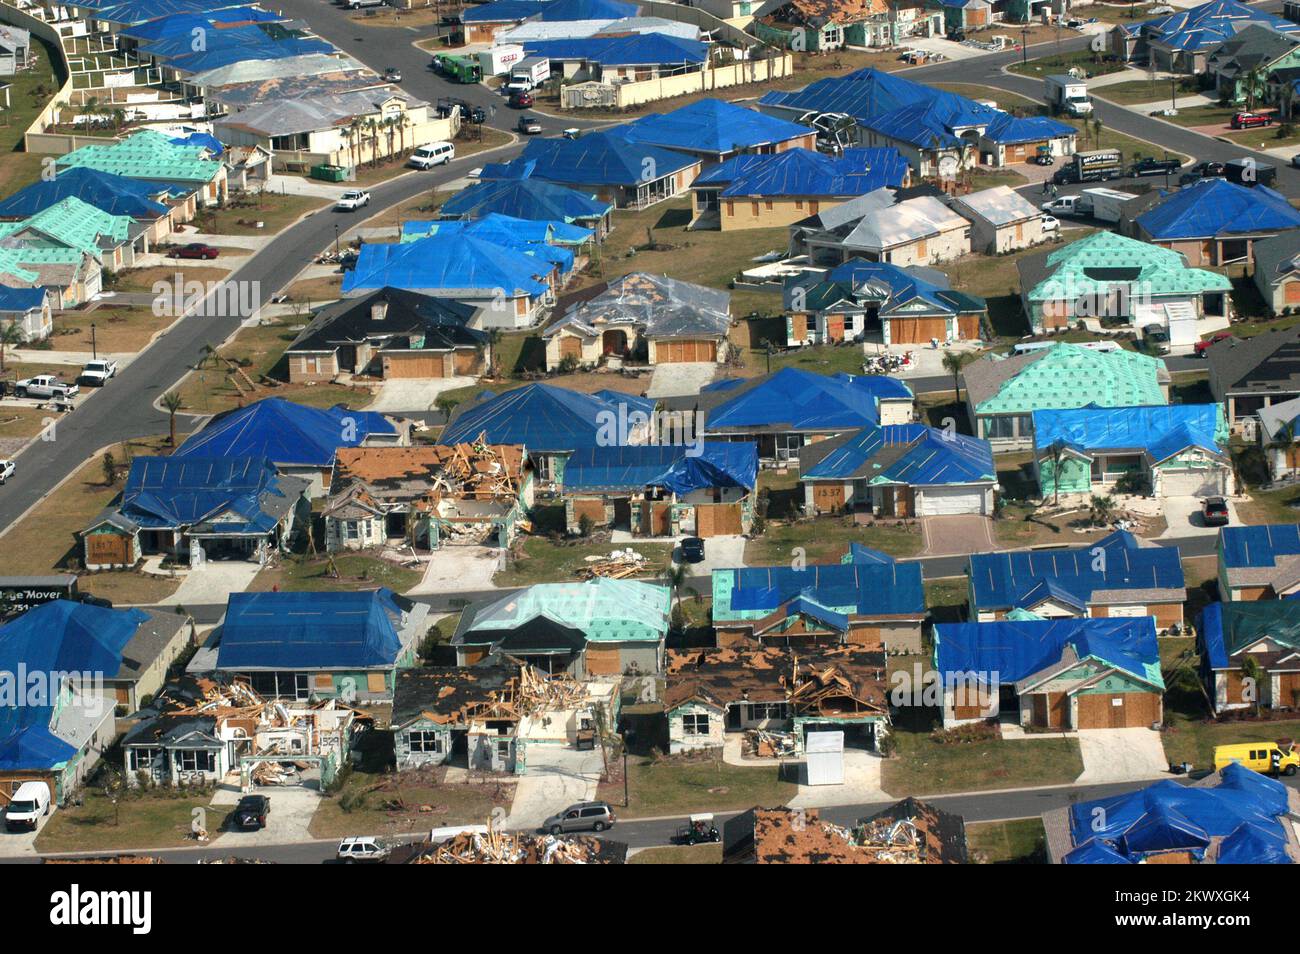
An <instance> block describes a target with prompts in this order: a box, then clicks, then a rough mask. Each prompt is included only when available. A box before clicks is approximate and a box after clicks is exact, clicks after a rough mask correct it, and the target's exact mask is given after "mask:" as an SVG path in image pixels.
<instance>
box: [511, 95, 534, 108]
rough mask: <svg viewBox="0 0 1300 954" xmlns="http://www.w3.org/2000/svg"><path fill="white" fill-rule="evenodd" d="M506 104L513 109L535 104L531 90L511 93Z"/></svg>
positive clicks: (530, 106)
mask: <svg viewBox="0 0 1300 954" xmlns="http://www.w3.org/2000/svg"><path fill="white" fill-rule="evenodd" d="M506 105H507V106H509V107H510V108H511V109H530V108H532V105H533V94H532V93H529V92H518V93H511V94H510V98H509V99H508V100H506Z"/></svg>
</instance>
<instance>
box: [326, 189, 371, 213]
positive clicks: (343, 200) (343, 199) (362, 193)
mask: <svg viewBox="0 0 1300 954" xmlns="http://www.w3.org/2000/svg"><path fill="white" fill-rule="evenodd" d="M369 204H370V193H369V192H367V191H366V190H365V189H348V190H347V191H346V192H344V193H343V194H342V195H341V196H339V200H338V201H337V202H335V203H334V208H335V210H337V211H339V212H355V211H356V210H357V209H362V208H365V207H366V206H368V205H369Z"/></svg>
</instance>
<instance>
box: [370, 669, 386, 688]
mask: <svg viewBox="0 0 1300 954" xmlns="http://www.w3.org/2000/svg"><path fill="white" fill-rule="evenodd" d="M386 689H388V680H387V679H385V678H384V674H383V673H382V672H368V673H366V690H367V691H368V692H384V691H385V690H386Z"/></svg>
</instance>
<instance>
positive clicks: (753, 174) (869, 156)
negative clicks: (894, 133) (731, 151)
mask: <svg viewBox="0 0 1300 954" xmlns="http://www.w3.org/2000/svg"><path fill="white" fill-rule="evenodd" d="M907 175H908V165H907V160H906V159H904V158H903V156H902V154H901V153H900V152H899V151H898V150H897V149H894V148H893V147H890V146H880V147H875V148H870V149H845V150H844V153H843V154H842V155H840V156H826V155H823V154H822V153H820V152H813V151H812V150H811V149H802V148H800V149H787V150H785V151H784V152H778V153H772V154H768V155H757V154H746V155H741V156H736V157H734V158H732V159H728V160H727V161H726V162H722V163H719V164H718V165H716V166H714V167H713V168H712V169H709V170H708V171H707V172H704V173H703V174H701V175H700V176H698V177H696V179H695V182H694V185H722V186H724V188H723V189H722V195H724V196H749V195H758V196H858V195H865V194H866V193H868V192H874V191H875V190H876V189H881V188H885V187H890V188H898V187H899V186H901V185H902V184H903V183H904V182H905V181H907Z"/></svg>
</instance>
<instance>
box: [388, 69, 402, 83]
mask: <svg viewBox="0 0 1300 954" xmlns="http://www.w3.org/2000/svg"><path fill="white" fill-rule="evenodd" d="M401 81H402V71H401V70H399V69H398V68H397V67H396V66H390V67H388V69H386V70H384V82H385V83H400V82H401Z"/></svg>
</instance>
